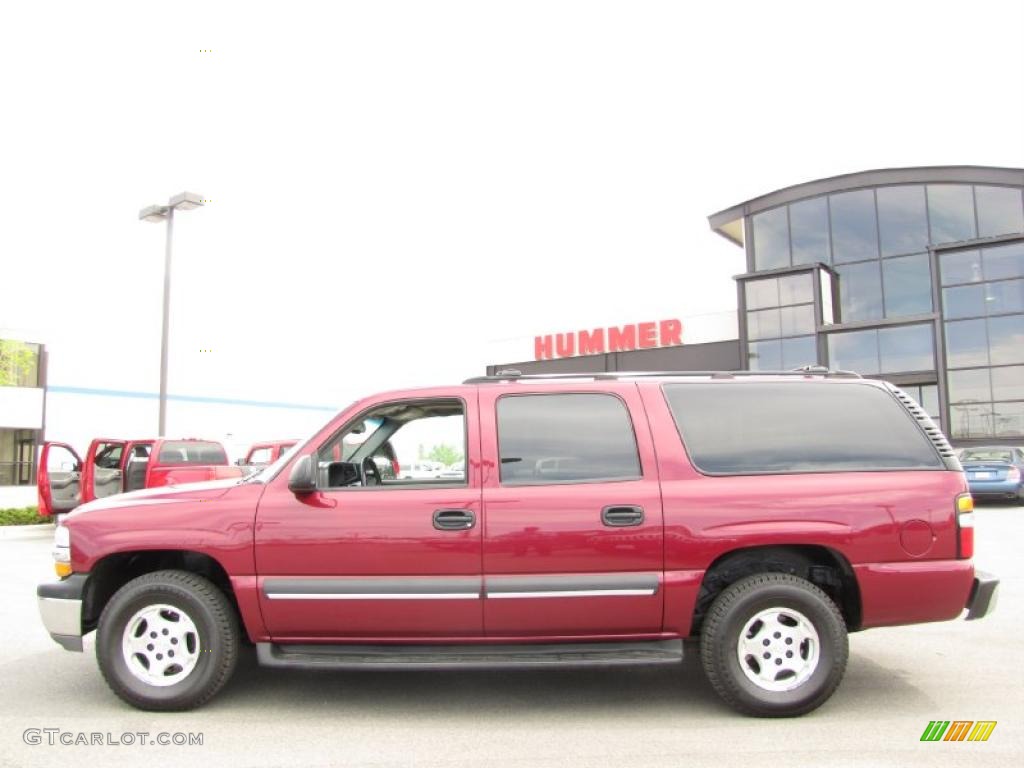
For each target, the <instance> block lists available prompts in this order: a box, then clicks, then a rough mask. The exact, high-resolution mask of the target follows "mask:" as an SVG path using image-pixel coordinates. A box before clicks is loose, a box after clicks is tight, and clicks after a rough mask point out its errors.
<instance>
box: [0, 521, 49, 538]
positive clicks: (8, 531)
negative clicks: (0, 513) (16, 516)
mask: <svg viewBox="0 0 1024 768" xmlns="http://www.w3.org/2000/svg"><path fill="white" fill-rule="evenodd" d="M33 532H39V534H40V537H42V536H53V523H37V524H35V525H0V539H27V538H37V537H36V536H33V535H32V534H33Z"/></svg>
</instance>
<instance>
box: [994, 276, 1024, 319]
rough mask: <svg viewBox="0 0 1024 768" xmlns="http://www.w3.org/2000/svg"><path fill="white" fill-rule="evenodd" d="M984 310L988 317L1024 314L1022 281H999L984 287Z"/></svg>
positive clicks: (1023, 283)
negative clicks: (1002, 314)
mask: <svg viewBox="0 0 1024 768" xmlns="http://www.w3.org/2000/svg"><path fill="white" fill-rule="evenodd" d="M985 288H986V291H985V309H986V310H987V312H988V314H990V315H997V314H1000V313H1003V312H1024V280H1001V281H1000V282H998V283H989V284H988V285H986V286H985Z"/></svg>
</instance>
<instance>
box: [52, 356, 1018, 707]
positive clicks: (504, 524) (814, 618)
mask: <svg viewBox="0 0 1024 768" xmlns="http://www.w3.org/2000/svg"><path fill="white" fill-rule="evenodd" d="M343 444H344V446H345V450H339V447H340V446H343ZM426 451H434V452H436V453H444V454H445V455H455V454H457V453H461V454H462V456H464V457H465V465H464V466H465V471H464V472H463V473H462V474H461V475H455V476H449V477H440V478H430V479H424V478H417V479H403V478H386V477H384V476H383V474H382V472H381V469H380V467H381V461H380V460H381V458H382V457H385V458H386V457H388V456H393V457H396V458H397V459H398V460H400V461H410V460H415V459H414V457H415V455H416V453H418V452H419V453H422V452H426ZM339 456H342V457H343V459H341V460H339V459H338V457H339ZM972 510H973V504H972V499H971V496H970V494H969V493H968V492H967V484H966V481H965V479H964V474H963V472H962V470H961V468H960V465H959V463H958V461H957V458H956V455H955V453H954V451H953V450H952V448H951V447H950V445H949V443H948V442H947V441H946V438H945V437H944V436H943V435H942V433H941V432H940V431H939V430H938V428H936V426H935V425H934V424H933V423H932V421H931V419H930V418H929V417H928V416H927V415H926V414H925V412H924V411H923V410H922V409H921V408H920V406H918V405H917V404H916V403H915V402H914V401H913V400H912V399H911V398H910V397H908V396H907V395H906V394H904V393H903V392H902V391H900V390H898V389H896V388H895V387H893V386H892V385H890V384H887V383H884V382H880V381H869V380H863V379H861V378H860V377H857V376H856V375H855V374H844V373H842V372H825V371H813V372H806V371H805V372H799V373H795V372H794V373H788V374H781V373H780V374H773V375H766V374H756V375H750V374H741V373H723V374H703V375H696V374H694V375H667V374H657V375H655V374H590V375H586V376H583V375H579V376H574V375H567V376H564V377H561V378H555V379H550V378H547V377H530V376H522V375H513V374H506V375H504V376H499V377H483V378H478V379H470V380H469V381H468V382H465V383H464V384H463V385H461V386H448V387H436V388H431V389H418V390H405V391H398V392H391V393H386V394H380V395H376V396H374V397H370V398H367V399H365V400H362V401H360V402H357V403H355V404H353V405H352V406H351V407H349V408H348V409H346V410H345V411H343V412H342V413H340V414H339V415H338V416H337V417H336V418H334V419H332V420H331V421H330V422H329V423H328V424H326V425H325V426H324V427H323V428H322V429H321V430H320V431H319V432H317V433H316V434H315V435H313V436H312V437H311V438H309V439H307V440H305V441H304V442H302V443H300V444H299V445H298V446H297V447H296V448H295V449H294V450H293V451H290V452H289V453H287V454H286V455H285V456H283V457H282V458H280V459H279V460H278V461H277V462H275V463H274V464H271V465H269V466H268V467H266V468H265V469H263V470H262V471H260V472H258V473H256V474H255V475H253V476H251V477H248V478H244V479H241V480H238V479H229V480H222V481H218V482H210V483H205V484H201V485H193V486H190V487H187V488H180V489H179V488H166V489H161V488H155V489H152V490H150V491H144V492H142V493H140V494H133V495H132V496H130V497H124V498H123V499H117V498H116V497H115V498H111V499H100V500H97V501H94V502H91V503H89V504H86V505H84V506H82V507H79V508H78V509H77V510H76V511H75V512H73V513H71V514H70V515H69V516H68V517H67V518H66V521H65V523H64V524H63V525H61V526H58V527H57V528H56V532H55V547H54V557H55V560H56V569H57V572H58V575H59V576H60V577H61V579H60V581H57V582H54V583H47V584H42V585H40V586H39V588H38V599H39V609H40V612H41V616H42V619H43V622H44V624H45V626H46V628H47V630H48V631H49V632H50V634H51V636H52V637H53V639H54V640H56V641H57V642H58V643H60V644H61V645H62V646H63V647H64V648H66V649H69V650H79V651H80V650H82V645H83V640H82V638H83V636H84V635H85V634H86V633H88V632H90V631H92V630H96V632H97V634H96V656H97V659H98V662H99V666H100V670H101V671H102V673H103V676H104V678H105V679H106V681H107V682H108V684H109V685H110V687H111V688H112V689H113V691H114V692H115V693H116V694H117V695H118V696H120V697H121V698H123V699H124V700H125V701H127V702H129V703H131V704H133V705H135V706H136V707H140V708H142V709H151V710H180V709H186V708H191V707H195V706H198V705H200V704H202V703H204V702H205V701H207V700H208V699H209V698H210V697H211V696H213V695H214V694H215V693H216V692H217V691H218V690H219V689H220V688H221V687H222V686H223V685H224V684H225V682H226V681H227V680H228V679H229V677H230V676H231V674H232V671H233V670H234V667H235V663H236V659H237V656H238V648H239V643H240V642H241V641H242V640H243V638H246V639H248V640H249V641H251V642H253V643H255V644H256V651H257V658H258V659H259V661H260V663H262V664H264V665H268V666H273V667H289V668H297V669H379V668H407V669H423V668H430V669H433V668H445V667H458V666H462V667H465V666H469V667H482V666H485V667H552V666H558V665H579V666H606V665H609V664H626V665H631V664H632V665H637V664H667V665H678V664H679V662H680V661H681V659H682V656H683V652H684V643H683V641H684V639H687V638H692V639H695V640H699V641H700V647H699V654H700V658H701V662H702V664H703V667H704V669H705V671H706V673H707V676H708V678H709V679H710V681H711V683H712V685H713V687H714V689H715V690H716V692H717V693H718V694H719V695H720V696H721V697H722V698H723V699H724V700H725V701H726V702H728V703H729V704H730V705H731V706H733V707H734V708H735V709H737V710H739V711H740V712H744V713H748V714H755V715H763V716H789V715H798V714H802V713H805V712H808V711H810V710H812V709H814V708H816V707H818V706H819V705H821V704H822V703H823V702H825V701H826V700H827V699H828V698H829V697H830V696H831V695H832V693H833V692H834V691H835V690H836V687H837V686H838V685H839V682H840V680H841V678H842V676H843V672H844V669H845V666H846V661H847V655H848V645H847V633H849V632H855V631H860V630H864V629H869V628H871V627H884V626H891V625H898V624H912V623H916V622H926V621H945V620H949V619H954V618H957V617H958V616H961V615H962V614H963V613H964V612H965V611H966V618H968V619H975V618H980V617H982V616H984V615H986V614H987V613H988V612H989V611H990V610H991V609H992V608H993V606H994V604H995V600H994V598H995V593H996V590H997V587H998V580H996V579H995V578H993V577H991V576H988V575H986V574H984V573H982V572H980V571H975V569H974V564H973V562H972V555H973V548H974V541H973V519H974V518H973V514H972Z"/></svg>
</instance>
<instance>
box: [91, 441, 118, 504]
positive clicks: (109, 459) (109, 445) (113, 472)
mask: <svg viewBox="0 0 1024 768" xmlns="http://www.w3.org/2000/svg"><path fill="white" fill-rule="evenodd" d="M126 445H127V441H126V440H117V439H111V438H106V437H99V438H96V439H95V440H93V441H92V442H91V443H89V450H88V451H87V452H86V454H85V463H84V465H83V467H82V503H83V504H84V503H85V502H87V501H92V500H93V499H103V498H106V497H107V496H113V495H114V494H115V493H121V492H122V491H123V490H124V471H123V469H122V467H123V458H124V451H125V446H126Z"/></svg>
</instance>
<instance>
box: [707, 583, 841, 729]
mask: <svg viewBox="0 0 1024 768" xmlns="http://www.w3.org/2000/svg"><path fill="white" fill-rule="evenodd" d="M848 652H849V649H848V644H847V636H846V624H845V622H844V621H843V617H842V614H840V612H839V609H838V608H837V607H836V604H835V603H834V602H832V600H831V599H830V598H829V597H828V595H826V594H825V593H824V592H822V591H821V590H820V589H818V588H817V587H816V586H814V585H813V584H811V583H810V582H808V581H806V580H804V579H801V578H798V577H796V576H792V575H790V574H785V573H762V574H757V575H754V576H748V577H747V578H745V579H741V580H740V581H737V582H736V583H735V584H732V585H730V586H729V587H727V588H726V589H725V590H723V591H722V593H721V594H720V595H719V596H718V597H717V598H716V599H715V602H714V603H712V605H711V610H710V611H709V612H708V614H707V616H706V617H705V619H704V627H703V630H702V632H701V661H702V663H703V665H704V672H705V673H706V674H707V676H708V680H710V681H711V685H712V686H713V687H714V689H715V691H716V692H717V693H718V695H719V696H721V697H722V698H723V699H724V700H725V701H726V702H727V703H728V704H729V705H730V706H732V707H733V708H734V709H736V710H738V711H740V712H743V713H744V714H749V715H758V716H762V717H789V716H793V715H802V714H804V713H805V712H810V711H811V710H812V709H815V708H817V707H819V706H820V705H821V704H823V703H824V702H825V701H826V700H827V699H828V698H829V696H831V695H832V693H833V692H834V691H835V689H836V687H837V686H838V685H839V681H840V680H842V678H843V672H844V671H845V670H846V659H847V655H848Z"/></svg>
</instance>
